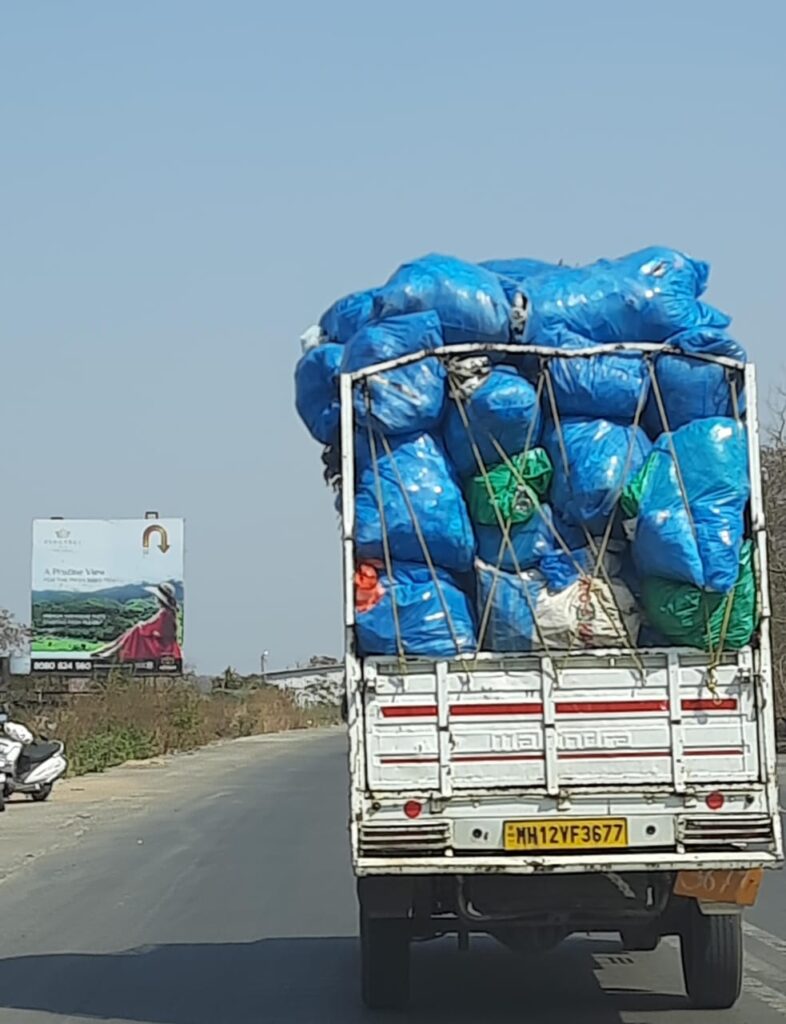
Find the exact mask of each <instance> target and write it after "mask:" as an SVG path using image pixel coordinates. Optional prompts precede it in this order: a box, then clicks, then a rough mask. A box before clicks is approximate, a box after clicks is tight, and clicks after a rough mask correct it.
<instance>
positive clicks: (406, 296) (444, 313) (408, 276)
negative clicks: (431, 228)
mask: <svg viewBox="0 0 786 1024" xmlns="http://www.w3.org/2000/svg"><path fill="white" fill-rule="evenodd" d="M424 310H432V311H433V312H434V313H436V314H437V316H438V317H439V319H440V322H441V324H442V332H443V334H444V336H445V341H446V342H447V343H448V344H460V343H461V342H487V343H491V342H507V341H510V338H511V307H510V303H509V301H508V299H507V297H506V295H505V292H504V290H503V288H502V285H501V284H500V281H499V278H498V277H497V275H496V274H493V273H492V272H491V271H490V270H486V269H485V268H484V267H480V266H477V265H476V264H474V263H465V262H464V261H463V260H457V259H455V257H453V256H443V255H440V254H439V253H431V254H430V255H428V256H423V257H421V258H420V259H419V260H414V262H412V263H405V264H404V265H403V266H401V267H399V268H398V270H397V271H396V272H395V274H393V276H392V277H391V278H390V280H389V281H388V282H387V284H386V285H385V286H384V287H383V288H380V289H379V291H378V292H377V293H376V295H375V297H374V314H375V316H376V317H377V319H379V320H385V319H387V318H388V317H391V316H401V314H403V313H420V312H422V311H424Z"/></svg>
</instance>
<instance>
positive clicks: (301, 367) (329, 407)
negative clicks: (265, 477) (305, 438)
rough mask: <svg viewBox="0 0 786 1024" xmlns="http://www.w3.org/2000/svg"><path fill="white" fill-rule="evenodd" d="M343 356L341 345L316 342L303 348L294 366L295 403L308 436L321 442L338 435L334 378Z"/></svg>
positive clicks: (337, 403) (333, 438) (336, 377)
mask: <svg viewBox="0 0 786 1024" xmlns="http://www.w3.org/2000/svg"><path fill="white" fill-rule="evenodd" d="M343 358H344V349H343V347H342V346H341V345H319V346H317V348H312V349H310V350H309V351H308V352H306V353H305V354H304V355H303V356H302V357H301V359H300V362H299V363H298V364H297V366H296V367H295V406H296V408H297V411H298V413H299V414H300V418H301V419H302V420H303V422H304V423H305V424H306V426H307V427H308V430H309V433H310V434H311V436H312V437H313V438H314V439H315V440H316V441H319V442H320V443H321V444H334V443H335V441H336V440H337V439H338V431H339V420H340V415H341V407H340V404H339V395H338V379H339V375H340V373H341V360H342V359H343Z"/></svg>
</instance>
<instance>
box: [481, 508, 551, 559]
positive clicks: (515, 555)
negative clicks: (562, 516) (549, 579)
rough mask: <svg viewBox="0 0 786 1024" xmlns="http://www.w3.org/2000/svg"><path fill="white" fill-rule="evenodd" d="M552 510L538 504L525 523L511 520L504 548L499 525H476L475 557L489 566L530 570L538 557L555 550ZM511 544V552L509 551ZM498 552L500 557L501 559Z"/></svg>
mask: <svg viewBox="0 0 786 1024" xmlns="http://www.w3.org/2000/svg"><path fill="white" fill-rule="evenodd" d="M551 521H552V518H551V509H550V508H549V506H548V505H541V506H540V507H539V508H538V511H537V512H536V513H535V515H534V516H533V517H532V518H531V519H530V520H529V521H528V522H526V523H514V524H513V525H511V526H510V528H509V534H508V540H507V541H506V542H505V544H504V547H503V541H502V530H501V529H500V528H499V527H498V526H481V525H478V524H476V525H475V536H476V537H477V539H478V557H479V558H480V559H481V560H482V561H484V562H487V563H488V564H489V565H491V566H496V565H499V566H500V567H501V568H503V569H506V570H507V571H509V572H520V571H521V570H522V569H531V568H533V567H534V566H536V565H537V564H538V563H539V562H540V560H541V558H543V557H544V556H546V555H549V554H551V553H552V552H553V550H554V534H553V531H552V528H551V525H550V524H551ZM511 547H512V548H513V551H511ZM500 552H501V553H502V557H501V559H500Z"/></svg>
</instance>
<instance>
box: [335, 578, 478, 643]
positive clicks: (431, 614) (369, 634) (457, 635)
mask: <svg viewBox="0 0 786 1024" xmlns="http://www.w3.org/2000/svg"><path fill="white" fill-rule="evenodd" d="M355 608H356V621H355V629H356V632H357V643H358V649H359V652H360V654H391V655H399V654H401V655H411V656H423V657H431V658H453V657H457V656H458V655H461V654H470V653H472V652H473V651H474V650H475V648H476V645H477V638H476V635H475V622H474V617H473V615H472V608H471V605H470V602H469V598H468V597H467V595H466V594H465V593H464V592H463V591H462V590H460V589H459V588H458V586H457V585H456V583H455V582H454V580H453V579H452V578H451V576H450V574H449V573H446V572H445V571H444V570H442V569H437V570H436V572H434V573H432V572H431V570H429V569H428V568H427V567H426V566H425V565H411V564H407V563H406V562H396V563H394V564H393V566H392V572H387V571H386V570H385V569H384V568H383V566H382V565H381V564H380V563H368V562H363V563H361V564H360V565H359V566H358V569H357V572H356V574H355Z"/></svg>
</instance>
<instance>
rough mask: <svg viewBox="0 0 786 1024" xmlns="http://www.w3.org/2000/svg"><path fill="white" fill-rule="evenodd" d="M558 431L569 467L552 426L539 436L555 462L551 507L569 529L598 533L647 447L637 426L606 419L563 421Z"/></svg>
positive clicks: (640, 463) (647, 444)
mask: <svg viewBox="0 0 786 1024" xmlns="http://www.w3.org/2000/svg"><path fill="white" fill-rule="evenodd" d="M561 427H562V437H563V443H564V447H565V451H566V454H567V459H568V467H569V469H566V467H565V460H564V458H563V454H562V445H561V444H560V441H559V432H558V430H557V427H556V425H555V424H550V425H549V426H548V427H547V428H546V429H545V431H544V437H543V446H544V448H545V449H546V451H547V452H548V453H549V456H550V457H551V461H552V463H553V464H554V479H553V481H552V484H551V504H552V507H553V508H554V510H555V511H556V512H558V513H559V515H560V517H561V518H562V519H564V520H565V522H566V523H567V524H568V525H569V526H582V527H586V529H588V530H589V531H590V533H592V534H602V533H603V531H604V529H605V528H606V524H607V522H608V519H609V516H611V514H612V513H613V512H614V510H615V508H616V505H617V502H618V500H619V497H620V495H621V494H622V489H623V487H624V486H625V484H626V483H627V482H628V480H629V479H630V477H631V476H633V475H635V474H636V473H638V471H639V470H640V469H641V467H642V466H643V465H644V462H645V460H646V458H647V456H648V455H649V453H650V451H651V449H652V444H651V442H650V440H649V438H648V437H647V435H646V434H645V433H644V431H643V430H642V429H641V428H640V427H632V426H622V425H621V424H619V423H611V422H609V421H608V420H579V419H575V420H571V419H566V420H562V421H561ZM626 470H627V472H626Z"/></svg>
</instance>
